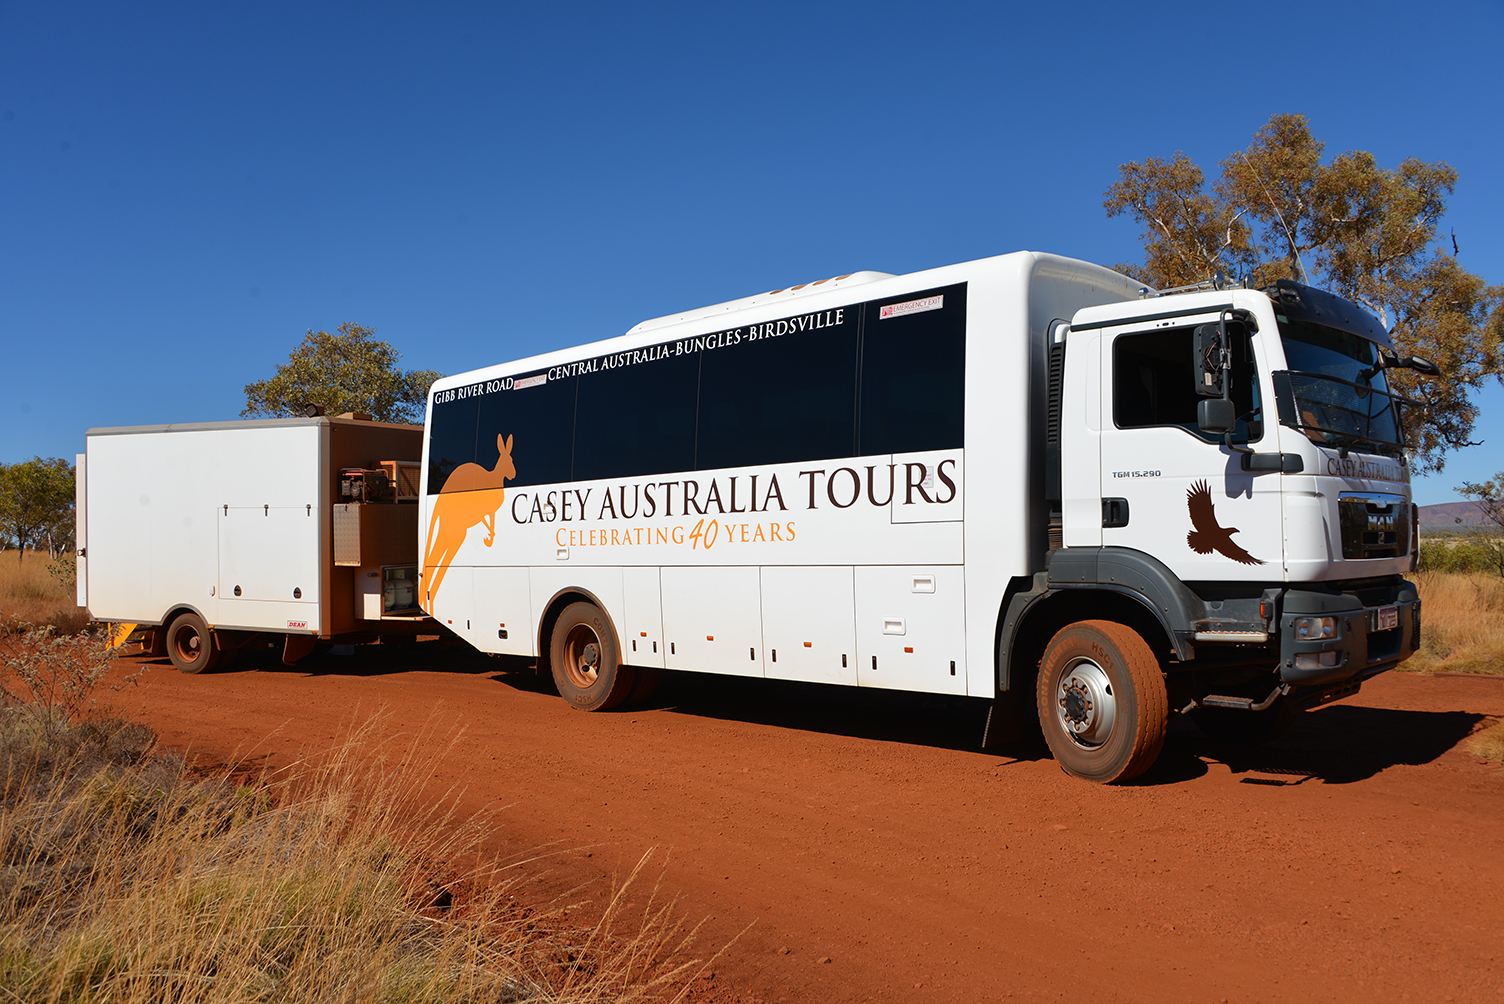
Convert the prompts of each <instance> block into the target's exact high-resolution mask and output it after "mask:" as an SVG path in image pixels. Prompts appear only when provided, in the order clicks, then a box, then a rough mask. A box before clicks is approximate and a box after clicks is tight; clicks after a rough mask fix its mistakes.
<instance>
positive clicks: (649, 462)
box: [519, 354, 700, 481]
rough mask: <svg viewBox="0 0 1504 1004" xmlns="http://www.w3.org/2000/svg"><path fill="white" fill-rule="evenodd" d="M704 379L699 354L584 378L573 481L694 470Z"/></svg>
mask: <svg viewBox="0 0 1504 1004" xmlns="http://www.w3.org/2000/svg"><path fill="white" fill-rule="evenodd" d="M699 378H700V356H699V355H698V354H690V355H681V356H671V357H669V358H666V359H658V360H655V361H654V362H650V363H646V364H642V365H637V366H625V367H620V368H617V369H610V370H602V371H599V372H596V373H584V374H581V375H580V377H579V381H580V391H579V403H578V404H577V406H576V411H575V440H574V480H576V481H590V480H593V479H595V478H626V477H635V476H637V475H640V474H660V473H664V474H666V473H669V472H671V471H690V470H694V467H695V392H696V390H697V387H698V383H699ZM519 473H521V470H520V468H519Z"/></svg>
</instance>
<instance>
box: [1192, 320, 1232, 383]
mask: <svg viewBox="0 0 1504 1004" xmlns="http://www.w3.org/2000/svg"><path fill="white" fill-rule="evenodd" d="M1191 345H1192V349H1193V351H1194V353H1195V360H1194V370H1195V374H1196V393H1197V394H1199V395H1201V396H1202V397H1222V396H1223V389H1224V387H1225V386H1226V381H1227V346H1226V344H1224V335H1223V331H1222V328H1221V326H1220V325H1216V324H1203V325H1200V326H1199V327H1197V328H1196V330H1195V331H1193V332H1192V333H1191Z"/></svg>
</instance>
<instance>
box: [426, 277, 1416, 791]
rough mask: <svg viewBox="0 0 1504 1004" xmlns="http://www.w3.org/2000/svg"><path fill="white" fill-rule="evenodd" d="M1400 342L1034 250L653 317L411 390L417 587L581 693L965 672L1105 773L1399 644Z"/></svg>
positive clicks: (450, 624) (1390, 652)
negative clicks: (418, 460)
mask: <svg viewBox="0 0 1504 1004" xmlns="http://www.w3.org/2000/svg"><path fill="white" fill-rule="evenodd" d="M1396 366H1409V367H1413V368H1416V369H1418V370H1422V371H1424V372H1429V373H1434V372H1435V369H1434V367H1431V366H1430V364H1428V363H1426V362H1425V361H1424V360H1420V359H1415V358H1411V357H1399V356H1396V355H1395V353H1394V351H1393V349H1392V347H1391V346H1390V343H1389V340H1388V337H1387V335H1386V333H1385V331H1384V329H1383V328H1382V326H1381V325H1379V323H1378V322H1377V321H1376V320H1375V319H1374V318H1373V317H1372V316H1371V315H1369V314H1367V313H1366V312H1364V311H1362V310H1361V309H1359V308H1358V307H1356V306H1354V305H1353V304H1352V303H1350V302H1348V301H1346V300H1343V299H1340V298H1338V297H1335V296H1333V295H1331V294H1328V293H1324V292H1321V291H1319V290H1316V289H1312V288H1310V287H1308V286H1304V285H1300V284H1297V283H1293V282H1288V281H1281V282H1280V283H1278V284H1277V285H1276V286H1274V287H1270V288H1269V289H1267V290H1254V289H1247V288H1241V287H1239V288H1234V287H1232V286H1230V285H1229V284H1228V283H1226V282H1224V281H1222V280H1221V279H1220V277H1218V279H1216V280H1215V281H1212V282H1208V283H1204V284H1202V285H1201V286H1198V287H1194V288H1189V289H1186V290H1181V291H1170V292H1168V293H1160V292H1156V291H1154V290H1149V289H1146V288H1144V287H1142V286H1141V285H1140V284H1139V283H1137V282H1134V281H1133V280H1131V279H1129V278H1127V277H1125V276H1123V275H1121V274H1119V273H1117V272H1114V271H1111V270H1109V269H1106V268H1102V267H1099V266H1096V265H1092V264H1088V263H1086V262H1082V261H1077V260H1073V259H1069V258H1063V257H1059V256H1055V255H1050V254H1042V253H1035V252H1027V251H1026V252H1018V253H1014V254H1007V255H1002V256H999V257H993V258H988V259H984V260H981V261H975V262H967V263H963V264H957V265H949V266H945V267H942V268H935V269H932V270H928V271H923V272H916V273H913V274H910V275H901V276H895V275H888V274H884V273H879V272H855V273H852V274H849V275H843V276H838V277H835V278H831V279H824V280H820V281H818V282H810V283H806V284H802V285H799V286H793V287H790V288H787V289H780V290H774V291H772V292H769V293H764V294H761V295H757V296H750V297H747V298H745V299H741V300H735V301H732V302H729V303H723V304H718V305H715V306H711V307H704V308H701V309H697V310H691V311H687V312H684V313H680V314H672V315H669V316H665V317H660V318H656V319H654V320H649V321H644V322H642V323H641V324H638V325H637V326H636V327H634V328H632V329H631V330H630V331H628V332H627V333H626V334H625V335H623V336H621V337H619V338H613V339H609V340H606V341H601V342H596V343H593V344H589V345H584V346H581V347H578V348H571V349H564V350H561V351H557V352H551V353H547V354H544V355H540V356H535V357H532V358H528V359H523V360H519V361H517V362H512V363H505V364H501V365H497V366H491V367H488V368H486V369H481V370H476V371H474V372H471V373H464V374H460V375H457V376H452V377H446V378H444V379H442V380H439V381H438V382H437V383H435V384H434V385H433V388H432V390H431V391H430V393H429V398H428V407H427V415H426V426H425V428H426V436H425V445H424V450H423V466H422V471H421V481H422V485H423V492H422V498H421V500H420V505H421V506H422V512H421V515H420V529H419V534H420V541H419V545H420V546H419V553H420V554H421V555H422V568H421V579H420V594H421V604H422V606H423V608H424V610H426V611H427V612H428V613H429V614H430V615H431V616H432V617H434V618H436V619H437V620H438V621H439V622H440V623H442V624H443V625H444V626H445V627H447V628H448V629H450V630H452V631H453V632H454V633H455V634H457V635H459V636H461V637H462V638H464V639H465V640H467V641H468V642H469V643H470V644H472V645H473V646H475V647H476V648H477V649H480V650H482V651H485V652H491V653H499V654H511V655H518V656H528V657H534V658H536V659H537V660H538V667H539V671H540V672H548V673H551V674H552V676H553V679H554V681H555V682H556V684H557V685H558V689H559V692H560V694H561V695H562V696H563V697H564V698H565V699H567V700H568V701H569V702H570V703H571V704H573V705H574V706H575V707H577V708H580V709H584V710H604V709H607V708H611V707H613V706H616V705H620V704H622V703H624V702H632V701H640V700H642V699H643V698H644V697H645V696H646V695H647V693H648V692H649V691H650V690H651V689H652V687H653V686H654V684H655V681H656V680H657V677H658V674H659V672H660V671H663V670H691V671H698V672H706V673H723V674H730V675H738V676H753V677H764V678H767V679H777V680H797V681H807V682H813V683H824V684H839V685H845V686H855V687H881V688H889V689H893V690H900V691H910V692H915V693H924V694H951V695H966V696H970V697H976V698H984V699H987V700H989V701H992V702H993V705H992V714H991V715H990V716H989V724H988V736H986V737H984V740H983V742H984V745H985V744H988V743H990V742H993V741H995V740H996V739H997V738H998V737H999V736H1005V735H1007V734H1008V730H1009V729H1010V728H1011V727H1014V726H1013V724H1012V723H1016V722H1017V721H1018V720H1019V719H1020V717H1021V712H1023V713H1024V714H1027V716H1028V720H1032V718H1033V716H1034V715H1036V714H1037V719H1038V722H1039V725H1040V726H1041V727H1042V728H1043V731H1044V735H1045V738H1046V739H1047V741H1048V743H1049V746H1050V748H1051V751H1052V752H1053V754H1054V755H1055V757H1056V759H1057V760H1058V761H1059V762H1060V764H1061V766H1062V767H1063V768H1064V769H1065V770H1066V771H1068V772H1069V773H1071V774H1074V775H1076V776H1079V777H1083V778H1086V779H1089V780H1096V781H1114V780H1122V779H1126V778H1129V777H1133V776H1135V775H1137V774H1139V773H1141V772H1142V771H1143V770H1145V769H1146V768H1147V767H1148V766H1149V765H1150V764H1152V763H1153V762H1154V760H1155V758H1156V757H1157V756H1158V754H1159V751H1160V748H1161V746H1162V744H1163V740H1164V735H1165V730H1166V727H1167V723H1168V718H1169V715H1170V714H1172V713H1184V714H1188V715H1190V716H1192V717H1193V718H1194V720H1195V721H1196V722H1197V723H1198V724H1199V725H1200V726H1201V727H1202V728H1203V729H1204V730H1205V731H1206V732H1207V733H1209V734H1210V735H1213V736H1217V737H1222V738H1227V739H1234V740H1255V741H1256V740H1259V739H1262V738H1267V737H1269V736H1271V735H1274V734H1276V733H1277V732H1279V731H1281V730H1282V729H1283V728H1284V727H1285V726H1286V725H1288V723H1289V721H1290V718H1291V716H1292V715H1293V714H1294V713H1295V712H1297V711H1299V710H1301V709H1304V708H1309V707H1312V706H1315V705H1317V704H1320V703H1323V702H1326V701H1330V700H1334V699H1337V698H1339V697H1342V696H1345V695H1347V694H1351V693H1353V692H1354V691H1356V690H1357V688H1358V686H1359V685H1360V684H1361V682H1362V681H1363V680H1364V679H1366V678H1367V677H1370V676H1372V675H1374V674H1375V673H1379V672H1382V671H1384V670H1387V669H1391V668H1393V667H1394V666H1396V665H1397V664H1398V663H1399V662H1400V661H1401V660H1403V659H1404V658H1405V657H1407V656H1408V655H1409V654H1410V653H1411V652H1413V651H1414V650H1415V647H1416V645H1417V643H1418V639H1419V633H1420V602H1419V599H1418V598H1417V595H1416V591H1415V589H1414V587H1413V586H1412V585H1411V584H1410V583H1409V582H1407V581H1406V580H1405V578H1404V573H1406V572H1407V571H1408V570H1410V569H1412V568H1413V567H1414V554H1415V550H1414V549H1415V536H1414V531H1415V520H1414V515H1413V509H1412V506H1411V502H1410V492H1409V479H1410V472H1409V468H1408V466H1407V460H1406V455H1405V452H1404V448H1403V447H1404V442H1405V439H1404V430H1403V427H1402V425H1401V421H1400V415H1399V410H1400V407H1401V405H1403V404H1405V403H1406V402H1405V401H1404V400H1403V399H1401V398H1399V397H1398V396H1397V395H1396V394H1394V393H1392V392H1391V391H1390V389H1389V387H1388V384H1387V382H1386V379H1385V370H1386V368H1392V367H1396ZM1024 709H1027V710H1026V711H1025V710H1024Z"/></svg>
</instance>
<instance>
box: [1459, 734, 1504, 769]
mask: <svg viewBox="0 0 1504 1004" xmlns="http://www.w3.org/2000/svg"><path fill="white" fill-rule="evenodd" d="M1467 748H1468V749H1469V750H1470V751H1472V753H1473V754H1474V755H1475V756H1479V757H1482V758H1483V759H1484V760H1489V761H1492V762H1493V763H1496V764H1501V765H1504V724H1499V725H1494V726H1491V727H1489V728H1486V729H1483V730H1482V731H1481V732H1477V733H1475V734H1474V735H1473V736H1472V737H1471V738H1470V739H1468V741H1467Z"/></svg>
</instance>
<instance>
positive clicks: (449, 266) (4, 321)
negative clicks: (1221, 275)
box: [0, 0, 1504, 504]
mask: <svg viewBox="0 0 1504 1004" xmlns="http://www.w3.org/2000/svg"><path fill="white" fill-rule="evenodd" d="M1417 10H1418V9H1417V8H1416V7H1415V5H1414V4H1398V3H1364V4H1310V3H1304V4H1300V5H1295V4H1278V3H1276V4H1272V5H1271V4H1265V5H1261V6H1259V7H1257V8H1247V9H1241V8H1237V7H1235V6H1231V7H1229V6H1223V7H1220V8H1219V7H1217V6H1215V5H1212V6H1208V5H1206V4H1183V5H1162V6H1160V7H1159V8H1157V9H1155V8H1132V7H1124V6H1123V5H1121V4H1094V3H1073V4H1056V5H1043V4H1031V5H1009V4H998V3H994V4H980V3H978V4H971V3H943V2H939V3H926V4H918V3H910V4H892V3H881V2H867V3H829V4H819V3H814V4H810V3H803V4H785V3H763V4H757V5H736V4H718V5H711V4H690V3H683V4H652V3H646V4H633V5H626V4H622V5H616V4H530V5H517V4H472V5H437V4H428V5H419V4H391V3H385V4H384V3H367V4H349V5H334V4H324V5H318V4H306V3H299V4H287V3H277V2H265V3H258V4H250V3H217V4H204V3H195V4H180V5H174V4H133V5H126V4H88V3H75V4H68V3H45V4H44V3H13V2H12V3H5V2H0V366H3V367H4V369H3V372H4V374H5V376H6V383H7V386H6V389H5V391H4V393H3V394H0V415H3V416H4V421H3V422H0V462H13V461H17V460H23V459H26V458H28V457H30V456H32V455H33V454H41V455H43V456H52V455H60V456H68V457H71V456H72V455H73V454H74V453H76V452H78V451H79V450H81V449H82V447H83V432H84V430H85V429H87V428H89V427H92V426H106V425H136V424H146V423H159V422H185V421H208V420H217V419H226V418H234V417H236V416H238V414H239V412H240V409H241V408H242V407H243V406H244V403H245V401H244V392H243V388H244V385H245V384H246V383H248V382H250V381H252V380H257V379H261V378H264V377H266V376H269V375H271V373H272V372H273V369H274V367H275V366H276V364H277V363H279V362H282V361H284V360H285V359H286V358H287V355H288V353H289V352H290V351H291V350H292V349H293V347H294V346H296V345H297V343H298V342H299V341H300V339H301V338H302V336H303V333H304V331H305V330H306V329H309V328H314V329H326V330H333V329H334V328H335V327H336V326H337V325H338V324H340V323H341V322H342V321H356V322H359V323H362V324H365V325H369V326H371V327H374V328H376V329H377V331H378V334H379V336H380V337H382V338H384V339H386V340H388V341H390V342H391V343H392V344H393V345H394V346H396V347H397V348H398V349H400V350H401V352H402V353H403V359H402V363H403V365H404V366H405V367H409V368H417V369H436V370H438V371H440V372H443V373H457V372H461V371H463V370H468V369H474V368H477V367H479V366H483V365H487V364H490V363H495V362H501V361H503V360H506V359H510V358H514V357H518V356H522V355H528V354H531V353H534V352H539V351H543V350H547V349H551V348H558V347H562V346H566V345H570V344H575V343H578V342H583V341H590V340H594V339H597V338H602V337H608V336H611V335H614V334H620V333H622V332H624V331H626V330H627V329H628V328H629V327H631V326H632V325H633V324H635V323H637V322H638V321H640V320H643V319H644V318H647V317H654V316H658V315H660V314H665V313H669V312H671V311H676V310H681V309H685V308H689V307H693V306H698V305H703V304H708V303H714V302H718V301H722V300H727V299H732V298H735V297H739V296H745V295H748V294H751V293H755V292H760V291H763V290H767V289H776V288H779V287H783V286H788V285H790V284H793V283H797V282H803V281H807V280H811V279H816V278H822V277H826V276H831V275H837V274H840V273H844V272H850V271H854V270H857V269H877V270H880V271H886V272H908V271H913V270H916V269H921V268H926V267H930V266H935V265H942V264H946V263H949V262H956V261H965V260H967V259H971V258H979V257H983V256H986V255H991V254H998V253H1003V252H1007V251H1013V250H1018V249H1020V248H1029V249H1034V250H1043V251H1054V252H1058V253H1061V254H1067V255H1072V256H1075V257H1080V258H1085V259H1088V260H1092V261H1099V262H1104V263H1111V262H1115V261H1122V260H1127V259H1133V258H1136V257H1137V250H1136V249H1137V242H1136V237H1137V230H1136V227H1135V226H1134V224H1133V223H1132V222H1131V221H1128V220H1126V219H1117V220H1109V219H1107V218H1106V217H1105V215H1104V214H1103V212H1102V208H1101V202H1102V194H1103V191H1104V190H1105V189H1106V188H1107V187H1108V186H1109V185H1110V184H1111V183H1112V182H1113V180H1114V179H1115V177H1116V174H1117V168H1118V165H1119V164H1121V163H1124V162H1126V161H1130V160H1141V159H1143V158H1144V157H1147V156H1156V155H1158V156H1168V155H1170V154H1172V153H1174V152H1175V151H1176V150H1184V151H1185V152H1186V153H1187V154H1188V155H1190V156H1191V157H1192V158H1193V159H1195V160H1196V161H1198V162H1199V163H1201V164H1202V165H1203V166H1205V167H1208V168H1211V169H1214V165H1215V163H1216V162H1217V161H1218V160H1220V159H1221V158H1223V157H1225V156H1227V155H1228V154H1229V153H1231V152H1233V151H1235V150H1240V149H1243V148H1244V147H1246V146H1247V144H1248V143H1249V141H1250V139H1251V137H1252V135H1253V133H1254V132H1255V131H1256V130H1257V129H1258V128H1259V127H1260V126H1262V125H1263V124H1264V123H1265V122H1267V121H1268V119H1269V116H1270V115H1271V114H1274V113H1277V112H1299V113H1303V114H1305V115H1307V116H1308V117H1309V118H1310V120H1311V124H1312V128H1313V131H1314V133H1315V134H1316V136H1317V137H1318V138H1320V139H1322V140H1323V141H1325V143H1326V150H1327V153H1328V154H1335V153H1339V152H1342V151H1345V150H1349V149H1366V150H1370V151H1372V152H1373V153H1374V154H1375V155H1376V156H1377V158H1378V160H1379V162H1380V163H1381V164H1383V165H1385V166H1390V167H1393V166H1396V165H1398V164H1399V162H1400V161H1401V160H1402V159H1404V158H1405V157H1408V156H1415V157H1420V158H1422V159H1424V160H1444V161H1447V162H1448V163H1450V164H1451V165H1452V166H1454V167H1455V168H1456V169H1457V170H1458V171H1459V173H1460V175H1461V179H1460V182H1459V184H1458V186H1457V190H1456V192H1455V194H1454V195H1453V197H1452V199H1451V202H1450V209H1449V213H1448V216H1447V218H1446V220H1445V221H1444V223H1443V228H1444V229H1446V228H1455V229H1456V232H1457V238H1458V242H1459V244H1460V246H1461V249H1462V256H1463V258H1462V260H1463V262H1464V264H1465V265H1466V266H1467V267H1469V268H1471V269H1472V270H1473V271H1475V272H1479V273H1481V274H1482V275H1483V276H1484V277H1485V278H1487V279H1488V280H1489V281H1491V282H1496V283H1498V282H1504V236H1501V234H1504V227H1501V224H1504V186H1501V185H1500V184H1499V181H1500V176H1499V167H1498V165H1499V164H1500V163H1501V162H1504V139H1501V135H1500V130H1499V129H1498V128H1497V124H1498V122H1500V121H1501V120H1504V100H1501V99H1504V84H1501V82H1500V77H1499V74H1498V70H1497V65H1498V51H1497V46H1498V43H1499V40H1500V39H1501V38H1504V6H1501V4H1500V3H1499V2H1498V0H1487V2H1449V0H1440V2H1436V3H1430V4H1427V5H1426V7H1425V9H1424V16H1419V17H1418V16H1417ZM1480 403H1481V405H1482V408H1483V414H1482V419H1481V421H1480V423H1479V426H1478V429H1477V432H1476V434H1475V438H1483V439H1486V440H1487V442H1486V443H1485V445H1483V446H1480V447H1476V448H1472V449H1469V450H1467V451H1464V452H1463V453H1460V454H1456V455H1454V456H1453V457H1452V458H1451V459H1450V460H1449V462H1448V466H1447V468H1446V470H1445V472H1444V473H1443V474H1442V475H1440V476H1439V477H1434V478H1429V479H1425V480H1423V481H1421V482H1419V483H1418V485H1417V498H1418V501H1420V502H1422V503H1423V504H1424V503H1431V502H1443V501H1449V500H1451V499H1453V498H1454V494H1453V492H1452V488H1453V487H1454V486H1455V485H1457V484H1458V483H1460V482H1461V481H1462V480H1464V479H1472V480H1476V479H1479V478H1482V477H1487V476H1491V475H1492V474H1493V473H1494V472H1495V471H1498V470H1501V469H1504V427H1501V418H1504V392H1501V390H1500V389H1499V388H1498V387H1497V385H1495V386H1494V387H1493V388H1492V389H1491V390H1489V391H1488V392H1486V393H1485V394H1483V395H1482V396H1481V398H1480ZM1496 430H1499V434H1498V435H1495V431H1496Z"/></svg>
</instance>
